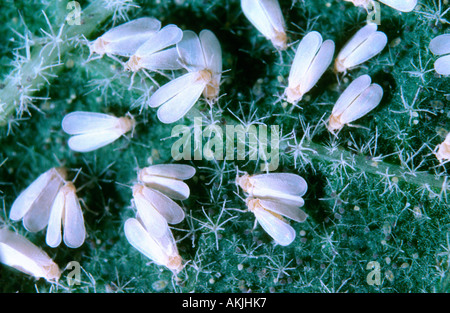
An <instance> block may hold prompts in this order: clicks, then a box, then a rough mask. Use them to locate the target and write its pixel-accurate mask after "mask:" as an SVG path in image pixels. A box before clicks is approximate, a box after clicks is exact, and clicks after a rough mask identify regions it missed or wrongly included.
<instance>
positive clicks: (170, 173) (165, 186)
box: [138, 164, 195, 200]
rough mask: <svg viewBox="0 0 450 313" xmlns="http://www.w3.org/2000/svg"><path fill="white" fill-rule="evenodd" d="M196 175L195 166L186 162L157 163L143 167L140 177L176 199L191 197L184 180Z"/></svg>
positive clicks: (148, 184) (149, 184)
mask: <svg viewBox="0 0 450 313" xmlns="http://www.w3.org/2000/svg"><path fill="white" fill-rule="evenodd" d="M194 175H195V168H194V167H192V166H190V165H186V164H157V165H151V166H148V167H145V168H143V169H141V170H140V171H139V173H138V179H139V181H140V182H142V183H144V184H145V185H146V186H148V187H150V188H152V189H156V190H158V191H160V192H162V193H164V194H165V195H166V196H168V197H170V198H172V199H175V200H186V199H187V198H189V193H190V190H189V186H188V185H187V184H186V183H185V182H183V180H187V179H190V178H192V176H194Z"/></svg>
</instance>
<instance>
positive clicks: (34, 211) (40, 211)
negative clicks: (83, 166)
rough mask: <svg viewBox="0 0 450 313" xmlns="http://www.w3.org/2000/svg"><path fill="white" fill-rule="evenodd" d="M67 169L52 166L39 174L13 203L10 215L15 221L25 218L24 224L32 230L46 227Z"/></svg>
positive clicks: (36, 230) (35, 230) (27, 228)
mask: <svg viewBox="0 0 450 313" xmlns="http://www.w3.org/2000/svg"><path fill="white" fill-rule="evenodd" d="M65 178H66V171H65V169H63V168H51V169H49V170H48V171H46V172H45V173H43V174H41V175H39V177H38V178H37V179H36V180H34V181H33V182H32V183H31V184H30V185H29V186H28V187H27V188H26V189H25V190H24V191H22V192H21V193H20V194H19V196H18V197H17V198H16V200H15V201H14V203H13V204H12V207H11V211H10V212H9V217H10V219H11V220H13V221H19V220H23V226H24V227H25V229H26V230H28V231H30V232H38V231H40V230H42V229H44V228H45V227H46V226H47V224H48V221H49V217H50V212H51V207H52V205H53V202H54V200H55V197H56V195H57V194H58V192H59V190H60V189H61V187H62V186H63V185H64V182H65Z"/></svg>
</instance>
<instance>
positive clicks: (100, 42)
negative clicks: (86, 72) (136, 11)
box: [89, 17, 161, 57]
mask: <svg viewBox="0 0 450 313" xmlns="http://www.w3.org/2000/svg"><path fill="white" fill-rule="evenodd" d="M160 28H161V22H160V21H159V20H157V19H156V18H153V17H142V18H138V19H135V20H132V21H129V22H127V23H124V24H122V25H119V26H116V27H114V28H112V29H110V30H109V31H107V32H106V33H104V34H103V35H102V36H100V37H99V38H97V39H96V40H94V41H92V42H91V43H89V49H90V54H91V55H92V54H93V53H97V54H99V56H100V57H101V56H103V55H104V54H107V55H119V56H126V57H129V56H132V55H133V54H134V53H135V52H136V51H137V50H138V48H139V47H140V46H141V45H142V44H143V43H144V42H146V41H147V39H149V38H150V37H151V36H152V35H153V34H155V33H156V32H157V31H159V29H160Z"/></svg>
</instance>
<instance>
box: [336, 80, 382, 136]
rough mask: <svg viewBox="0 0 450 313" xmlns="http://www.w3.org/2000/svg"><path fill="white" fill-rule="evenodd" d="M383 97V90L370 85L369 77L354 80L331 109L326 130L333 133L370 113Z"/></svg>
mask: <svg viewBox="0 0 450 313" xmlns="http://www.w3.org/2000/svg"><path fill="white" fill-rule="evenodd" d="M382 97H383V88H381V86H380V85H378V84H372V79H371V78H370V76H369V75H362V76H359V77H358V78H357V79H355V80H354V81H353V82H352V83H351V84H350V85H349V86H348V87H347V88H346V89H345V90H344V92H343V93H342V94H341V95H340V97H339V99H338V100H337V102H336V103H335V105H334V107H333V111H332V112H331V116H330V119H329V124H328V130H329V131H331V132H335V131H338V130H340V129H341V128H342V127H344V125H345V124H349V123H351V122H353V121H355V120H357V119H359V118H361V117H362V116H364V115H366V114H367V113H369V112H370V111H372V110H373V109H374V108H375V107H376V106H377V105H378V104H379V103H380V101H381V98H382Z"/></svg>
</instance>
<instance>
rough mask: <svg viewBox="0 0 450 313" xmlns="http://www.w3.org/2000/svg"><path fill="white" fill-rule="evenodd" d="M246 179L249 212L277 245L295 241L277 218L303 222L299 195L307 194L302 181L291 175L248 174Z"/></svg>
mask: <svg viewBox="0 0 450 313" xmlns="http://www.w3.org/2000/svg"><path fill="white" fill-rule="evenodd" d="M248 180H249V185H251V192H250V193H249V197H250V198H249V199H248V200H247V205H248V206H249V209H251V211H252V212H253V213H254V214H255V217H256V219H257V221H258V223H259V224H260V225H261V227H262V228H263V229H264V230H265V231H266V232H267V233H268V234H269V235H270V236H271V237H272V238H273V239H274V240H275V241H276V242H277V243H278V244H280V245H283V246H286V245H289V244H290V243H292V241H293V240H294V239H295V230H294V229H293V228H292V226H290V225H289V224H288V223H287V222H286V221H284V220H283V219H280V218H279V217H278V216H277V215H281V216H284V217H287V218H289V219H292V220H294V221H297V222H304V221H305V220H306V218H307V214H306V213H305V212H304V211H303V210H301V209H300V207H301V206H303V205H304V200H303V198H302V196H303V195H305V193H306V191H307V183H306V181H305V180H304V179H303V178H302V177H301V176H299V175H295V174H291V173H269V174H259V175H252V176H249V177H248ZM244 191H246V192H248V191H250V190H248V191H247V190H244Z"/></svg>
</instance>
